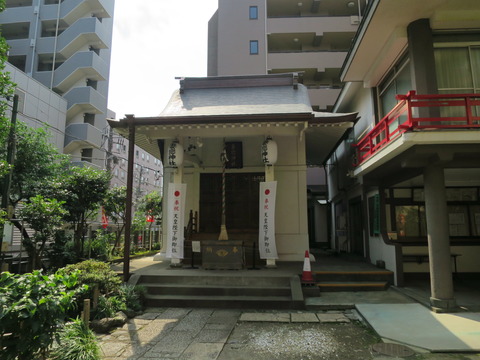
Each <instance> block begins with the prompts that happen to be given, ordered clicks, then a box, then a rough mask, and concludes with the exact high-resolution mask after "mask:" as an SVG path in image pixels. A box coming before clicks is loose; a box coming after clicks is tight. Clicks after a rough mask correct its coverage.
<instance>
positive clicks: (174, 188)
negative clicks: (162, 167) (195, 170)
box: [166, 183, 187, 259]
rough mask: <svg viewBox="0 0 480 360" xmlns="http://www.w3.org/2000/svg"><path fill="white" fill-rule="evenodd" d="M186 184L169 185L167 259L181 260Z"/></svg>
mask: <svg viewBox="0 0 480 360" xmlns="http://www.w3.org/2000/svg"><path fill="white" fill-rule="evenodd" d="M186 192H187V184H174V183H172V184H169V186H168V205H167V206H168V209H167V213H168V219H167V254H166V256H167V258H169V259H183V240H184V222H185V219H184V217H185V216H184V214H185V195H186Z"/></svg>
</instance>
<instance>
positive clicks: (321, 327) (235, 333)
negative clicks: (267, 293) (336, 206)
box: [99, 308, 480, 360]
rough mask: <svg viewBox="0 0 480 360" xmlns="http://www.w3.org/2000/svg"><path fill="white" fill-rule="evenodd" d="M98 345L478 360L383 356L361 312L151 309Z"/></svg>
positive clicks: (154, 352)
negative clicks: (362, 320) (363, 321)
mask: <svg viewBox="0 0 480 360" xmlns="http://www.w3.org/2000/svg"><path fill="white" fill-rule="evenodd" d="M99 341H100V345H101V349H102V353H103V359H105V360H107V359H118V360H127V359H128V360H149V359H164V360H169V359H177V360H272V359H282V360H300V359H303V360H331V359H342V360H365V359H374V360H395V359H397V360H399V359H410V360H414V359H432V360H433V359H435V360H440V359H441V360H453V359H459V360H460V359H463V360H473V359H475V360H480V356H479V355H478V354H477V355H476V354H471V353H464V354H439V353H428V352H426V351H424V350H421V349H414V351H412V350H411V349H408V348H406V347H405V346H403V345H395V344H393V345H394V346H392V348H391V349H390V352H389V351H386V352H382V350H385V349H388V346H387V347H385V346H379V347H378V346H377V345H385V344H384V343H382V341H381V339H380V338H379V337H378V336H377V335H376V334H375V333H374V332H373V331H372V330H371V329H370V328H369V327H368V326H366V325H365V324H364V323H362V322H361V317H360V316H359V314H358V313H357V311H356V310H344V311H326V312H321V311H289V312H286V311H258V312H257V311H251V312H247V311H240V310H215V309H186V308H155V309H153V308H152V309H147V311H146V312H145V313H144V314H143V315H140V316H138V317H136V318H134V319H130V320H129V321H128V322H127V324H125V326H123V327H122V328H119V329H117V330H115V331H114V332H112V333H111V334H109V335H100V336H99ZM395 346H397V347H395ZM392 350H394V351H393V352H392ZM401 354H408V356H406V355H405V356H404V357H402V355H401Z"/></svg>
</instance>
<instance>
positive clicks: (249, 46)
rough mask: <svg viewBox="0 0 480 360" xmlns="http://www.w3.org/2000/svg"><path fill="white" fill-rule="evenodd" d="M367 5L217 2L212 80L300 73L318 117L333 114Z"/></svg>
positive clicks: (300, 0)
mask: <svg viewBox="0 0 480 360" xmlns="http://www.w3.org/2000/svg"><path fill="white" fill-rule="evenodd" d="M365 6H366V1H365V0H355V1H351V0H321V1H320V0H219V1H218V10H217V11H216V13H215V14H214V15H213V16H212V18H211V19H210V21H209V37H208V40H209V42H208V75H209V76H223V75H247V74H254V75H259V74H260V75H261V74H275V73H287V72H298V73H300V74H301V77H302V82H303V84H304V85H305V86H306V87H307V88H308V93H309V97H310V102H311V104H312V107H313V109H314V110H316V111H330V110H331V109H332V107H333V105H334V104H335V101H336V99H337V97H338V95H339V93H340V89H341V81H340V68H341V67H342V63H343V61H344V59H345V56H346V54H347V52H348V50H349V48H350V45H351V43H352V39H353V38H354V36H355V32H356V30H357V28H358V24H359V21H360V19H361V14H362V12H363V11H364V8H365Z"/></svg>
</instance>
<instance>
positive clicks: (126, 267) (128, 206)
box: [123, 115, 135, 282]
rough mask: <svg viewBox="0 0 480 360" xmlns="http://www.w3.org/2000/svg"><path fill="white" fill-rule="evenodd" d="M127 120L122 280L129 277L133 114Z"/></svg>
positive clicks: (133, 145) (133, 141)
mask: <svg viewBox="0 0 480 360" xmlns="http://www.w3.org/2000/svg"><path fill="white" fill-rule="evenodd" d="M127 122H128V166H127V199H126V209H125V222H126V224H125V242H124V247H123V281H125V282H127V281H128V279H129V277H130V232H131V228H132V198H133V162H134V155H135V116H134V115H127Z"/></svg>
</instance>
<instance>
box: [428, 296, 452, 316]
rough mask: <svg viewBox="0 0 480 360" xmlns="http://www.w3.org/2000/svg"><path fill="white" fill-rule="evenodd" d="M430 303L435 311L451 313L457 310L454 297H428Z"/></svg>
mask: <svg viewBox="0 0 480 360" xmlns="http://www.w3.org/2000/svg"><path fill="white" fill-rule="evenodd" d="M430 305H431V306H432V310H433V311H434V312H436V313H451V312H456V311H458V310H459V308H458V305H457V302H456V301H455V299H436V298H434V297H430Z"/></svg>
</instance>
